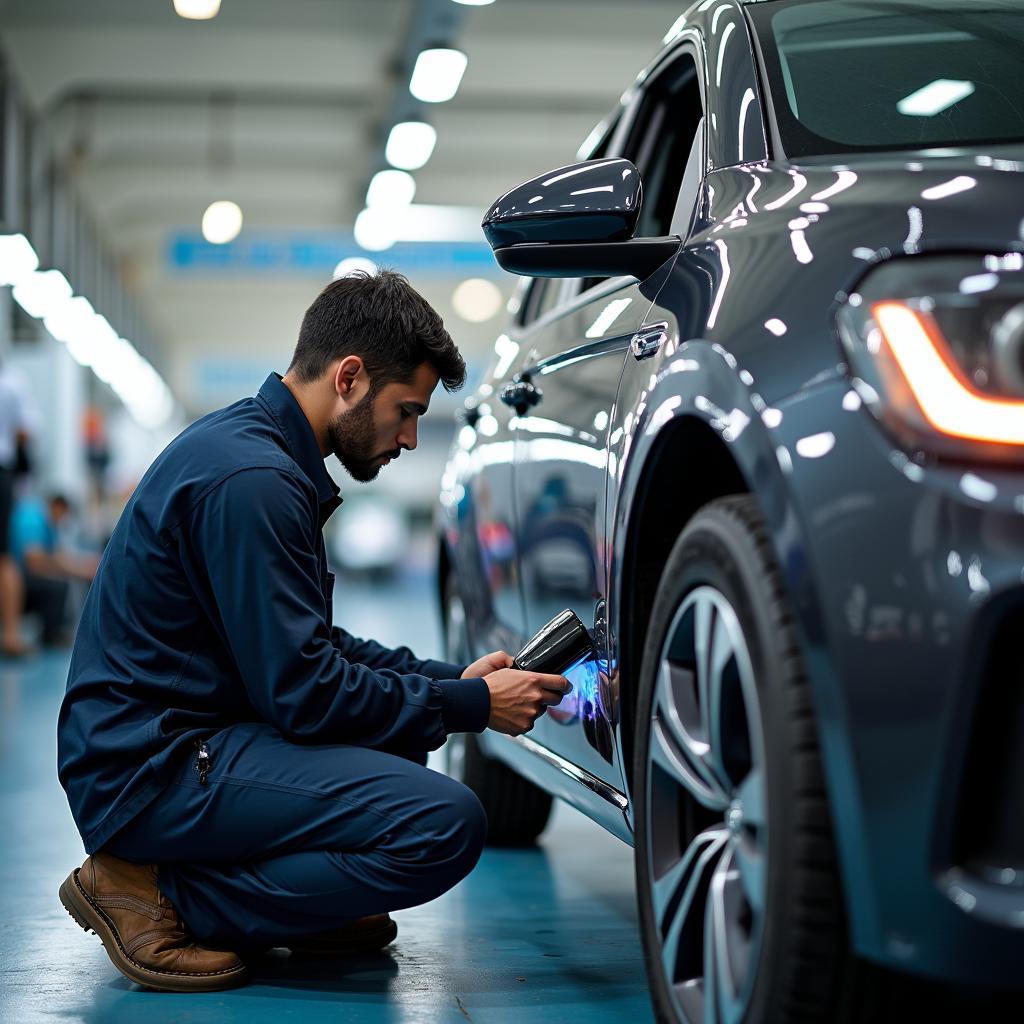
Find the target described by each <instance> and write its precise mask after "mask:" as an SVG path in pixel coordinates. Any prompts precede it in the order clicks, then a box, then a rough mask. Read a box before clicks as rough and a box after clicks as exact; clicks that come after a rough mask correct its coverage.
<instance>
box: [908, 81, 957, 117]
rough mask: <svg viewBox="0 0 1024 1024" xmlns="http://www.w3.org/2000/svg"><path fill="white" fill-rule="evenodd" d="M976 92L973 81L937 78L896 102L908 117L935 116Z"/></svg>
mask: <svg viewBox="0 0 1024 1024" xmlns="http://www.w3.org/2000/svg"><path fill="white" fill-rule="evenodd" d="M972 92H974V83H973V82H959V81H955V80H954V79H951V78H937V79H936V80H935V81H934V82H930V83H929V84H928V85H926V86H924V88H922V89H918V90H917V92H912V93H911V94H910V95H909V96H904V97H903V99H901V100H900V101H899V103H897V104H896V109H897V110H898V111H899V112H900V113H901V114H906V115H907V116H908V117H933V116H934V115H935V114H940V113H942V111H943V110H947V109H948V108H949V107H951V106H953V104H954V103H959V102H960V101H961V100H962V99H966V98H967V97H968V96H970V95H971V93H972Z"/></svg>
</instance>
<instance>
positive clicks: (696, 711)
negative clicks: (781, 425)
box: [634, 495, 870, 1024]
mask: <svg viewBox="0 0 1024 1024" xmlns="http://www.w3.org/2000/svg"><path fill="white" fill-rule="evenodd" d="M640 683H641V686H640V691H639V699H638V709H637V719H636V721H637V735H636V742H635V744H634V750H635V755H636V762H635V766H634V779H635V783H636V785H635V788H634V799H635V802H636V826H637V831H636V870H637V897H638V902H639V911H640V914H639V916H640V926H641V932H642V936H643V941H644V953H645V957H646V962H647V970H648V975H649V979H650V985H651V994H652V1000H653V1002H654V1009H655V1012H656V1015H657V1017H658V1019H659V1020H660V1021H670V1022H686V1024H705V1022H723V1024H739V1022H744V1024H767V1022H769V1021H770V1022H771V1024H791V1022H798V1021H799V1022H811V1021H815V1022H818V1021H821V1022H825V1021H828V1022H835V1021H840V1020H843V1021H848V1020H852V1019H859V1018H857V1012H856V1011H854V1009H853V1007H852V1005H851V1004H852V1001H853V994H852V992H851V990H852V989H853V988H854V986H855V985H856V982H857V979H858V977H859V973H860V970H861V967H860V965H859V964H858V963H857V962H856V961H854V960H853V958H852V957H851V956H850V954H849V951H848V947H847V940H846V923H845V916H844V908H843V902H842V892H841V888H840V878H839V872H838V868H837V865H836V855H835V849H834V845H833V840H832V832H831V824H830V821H829V809H828V803H827V799H826V794H825V788H824V781H823V777H822V769H821V760H820V756H819V752H818V741H817V734H816V727H815V720H814V713H813V708H812V705H811V699H810V693H809V688H808V683H807V679H806V676H805V673H804V669H803V665H802V663H801V658H800V653H799V650H798V647H797V642H796V637H795V632H794V624H793V616H792V613H791V611H790V610H789V605H788V602H787V599H786V596H785V594H784V591H783V586H782V579H781V574H780V571H779V568H778V566H777V565H776V562H775V559H774V555H773V552H772V550H771V545H770V543H769V539H768V533H767V530H766V528H765V526H764V523H763V520H762V519H761V516H760V513H759V512H758V510H757V507H756V505H755V503H754V501H753V500H752V499H751V498H750V497H748V496H746V495H741V496H733V497H728V498H722V499H720V500H717V501H714V502H712V503H711V504H709V505H707V506H706V507H705V508H703V509H702V510H701V511H699V512H698V513H697V514H696V515H695V516H694V517H693V519H692V520H691V521H690V523H689V524H688V525H687V527H686V529H685V530H684V531H683V533H682V534H681V536H680V537H679V539H678V541H677V542H676V544H675V546H674V548H673V549H672V553H671V555H670V556H669V559H668V563H667V565H666V566H665V570H664V573H663V575H662V577H661V582H660V584H659V587H658V591H657V597H656V600H655V605H654V613H653V616H652V619H651V623H650V628H649V630H648V635H647V639H646V644H645V649H644V655H643V660H642V667H641V680H640ZM869 987H870V986H869ZM857 998H858V999H862V998H864V993H863V992H858V993H857ZM864 1012H867V1008H866V1007H865V1010H864Z"/></svg>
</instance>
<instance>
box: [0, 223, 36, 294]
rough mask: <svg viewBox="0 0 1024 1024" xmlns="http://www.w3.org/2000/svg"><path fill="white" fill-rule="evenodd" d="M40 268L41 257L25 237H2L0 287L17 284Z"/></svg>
mask: <svg viewBox="0 0 1024 1024" xmlns="http://www.w3.org/2000/svg"><path fill="white" fill-rule="evenodd" d="M38 266H39V257H38V256H37V255H36V251H35V249H33V248H32V243H31V242H30V241H29V240H28V239H27V238H26V237H25V236H24V235H20V234H19V235H0V285H3V284H17V283H18V282H19V281H20V280H22V279H23V278H25V277H28V275H29V274H31V273H32V272H33V271H34V270H35V269H36V267H38Z"/></svg>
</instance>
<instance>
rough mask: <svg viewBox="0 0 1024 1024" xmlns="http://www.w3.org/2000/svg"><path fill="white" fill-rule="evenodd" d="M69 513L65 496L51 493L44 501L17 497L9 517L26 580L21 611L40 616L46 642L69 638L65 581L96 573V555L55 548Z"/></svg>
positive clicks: (84, 578)
mask: <svg viewBox="0 0 1024 1024" xmlns="http://www.w3.org/2000/svg"><path fill="white" fill-rule="evenodd" d="M70 514H71V503H70V502H69V501H68V499H67V498H65V497H64V495H63V494H52V495H50V497H49V499H48V500H47V502H46V504H45V505H44V504H43V502H42V501H41V500H40V499H39V498H34V497H33V498H22V499H21V500H19V501H18V502H17V503H16V504H15V506H14V515H13V516H12V518H11V544H10V546H11V554H12V556H13V557H14V558H15V559H16V560H17V562H18V564H19V566H20V568H21V572H22V575H23V577H24V580H25V611H26V612H36V613H37V614H38V615H39V616H40V618H41V619H42V620H43V631H42V637H41V640H42V643H43V645H44V646H45V647H53V646H61V645H64V644H67V643H68V642H69V639H68V636H67V632H66V619H65V614H66V609H67V599H68V590H69V587H70V582H71V581H72V580H81V581H82V582H84V583H89V582H90V581H91V580H92V578H93V576H95V574H96V565H97V559H96V556H95V555H84V554H74V553H71V552H68V551H61V550H60V549H59V547H58V544H57V537H58V531H59V529H60V526H61V524H62V523H63V522H65V521H66V520H67V518H68V516H70Z"/></svg>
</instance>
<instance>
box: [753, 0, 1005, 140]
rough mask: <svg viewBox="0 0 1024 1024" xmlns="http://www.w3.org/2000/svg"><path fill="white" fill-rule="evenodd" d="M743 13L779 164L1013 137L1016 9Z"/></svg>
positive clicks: (808, 7) (932, 6)
mask: <svg viewBox="0 0 1024 1024" xmlns="http://www.w3.org/2000/svg"><path fill="white" fill-rule="evenodd" d="M749 12H750V17H751V19H752V21H753V23H754V27H755V29H756V31H757V38H758V40H759V43H760V48H761V54H762V57H763V59H764V65H765V69H766V71H767V76H768V83H769V86H770V89H771V96H772V107H773V111H774V114H775V121H776V125H777V128H778V132H779V136H780V138H781V141H782V147H783V149H784V150H785V151H786V154H787V155H788V156H791V157H797V156H812V155H824V154H833V153H844V152H851V151H857V150H862V149H867V150H879V149H911V148H915V149H916V148H921V147H926V146H929V147H930V146H967V145H972V144H976V143H999V142H1018V141H1020V140H1021V139H1024V121H1022V118H1021V95H1022V93H1021V75H1022V73H1024V9H1022V8H1021V5H1020V3H1019V0H986V2H985V3H983V4H977V3H971V2H967V0H904V2H901V3H898V4H896V3H894V4H888V3H875V2H865V0H856V2H855V0H840V2H833V0H829V2H827V3H822V2H820V0H812V2H807V0H800V2H796V0H790V2H784V3H778V4H765V5H761V4H755V5H753V6H751V7H750V8H749ZM825 82H827V88H823V87H822V83H825Z"/></svg>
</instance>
